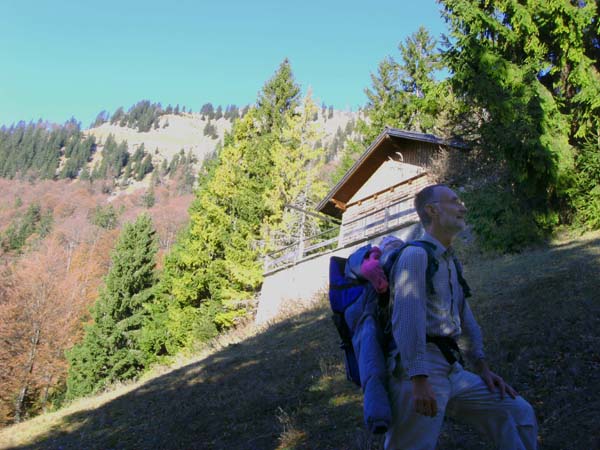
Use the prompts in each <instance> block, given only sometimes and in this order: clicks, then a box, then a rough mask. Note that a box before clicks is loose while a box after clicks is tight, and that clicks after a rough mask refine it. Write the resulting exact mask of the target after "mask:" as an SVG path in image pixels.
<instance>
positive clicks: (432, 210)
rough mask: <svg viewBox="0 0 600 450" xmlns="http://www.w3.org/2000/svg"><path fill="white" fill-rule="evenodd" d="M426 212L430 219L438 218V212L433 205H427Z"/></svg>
mask: <svg viewBox="0 0 600 450" xmlns="http://www.w3.org/2000/svg"><path fill="white" fill-rule="evenodd" d="M425 211H427V215H428V216H429V217H436V216H437V215H438V210H437V208H436V207H435V205H434V204H433V203H428V204H427V205H425Z"/></svg>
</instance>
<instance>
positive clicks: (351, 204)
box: [317, 128, 466, 247]
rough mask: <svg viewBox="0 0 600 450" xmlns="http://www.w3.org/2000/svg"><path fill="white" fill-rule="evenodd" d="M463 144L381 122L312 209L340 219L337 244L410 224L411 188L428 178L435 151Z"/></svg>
mask: <svg viewBox="0 0 600 450" xmlns="http://www.w3.org/2000/svg"><path fill="white" fill-rule="evenodd" d="M465 149H466V146H465V145H464V144H462V143H460V142H457V141H450V140H445V139H441V138H439V137H437V136H434V135H431V134H423V133H415V132H411V131H403V130H399V129H395V128H386V129H385V130H384V131H383V132H382V133H381V134H380V135H379V136H378V137H377V138H376V139H375V141H373V143H372V144H371V145H370V146H369V147H368V148H367V150H366V151H365V152H364V153H363V154H362V156H361V157H360V158H359V159H358V161H356V163H355V164H354V165H353V166H352V167H351V168H350V170H349V171H348V172H347V173H346V175H344V177H343V178H342V179H341V180H340V181H339V182H338V183H337V184H336V185H335V187H334V188H333V189H332V190H331V191H330V192H329V194H327V197H325V199H324V200H323V201H322V202H321V203H319V205H318V206H317V210H318V211H319V212H321V213H324V214H327V215H329V216H332V217H335V218H338V219H341V221H342V225H341V229H340V233H339V240H338V246H339V247H343V246H346V245H350V244H352V243H354V242H356V241H360V240H364V239H368V238H370V237H373V236H376V235H380V234H386V233H389V232H391V231H393V230H397V229H399V228H403V227H405V226H409V225H411V224H413V223H415V222H417V221H418V216H417V214H416V211H415V209H414V206H413V199H414V196H415V194H416V193H417V192H418V191H420V190H421V189H422V188H424V187H425V186H427V185H429V184H431V183H432V181H433V180H432V177H431V174H430V173H429V169H430V167H431V164H432V161H433V160H434V159H435V156H436V155H438V154H439V153H440V152H441V151H443V150H446V151H460V150H465Z"/></svg>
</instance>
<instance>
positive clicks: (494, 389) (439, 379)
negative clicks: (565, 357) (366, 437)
mask: <svg viewBox="0 0 600 450" xmlns="http://www.w3.org/2000/svg"><path fill="white" fill-rule="evenodd" d="M415 208H416V210H417V213H418V215H419V218H420V220H421V223H422V225H423V227H424V229H425V234H424V236H423V238H422V240H424V241H427V242H429V243H431V244H433V246H430V248H431V249H432V254H433V255H434V256H435V259H436V260H437V270H436V271H435V273H434V274H433V276H431V275H430V277H431V278H430V281H429V283H428V280H427V276H426V271H427V268H428V255H427V251H426V250H425V249H423V248H420V247H417V246H408V247H407V248H406V249H405V250H404V251H403V252H402V254H401V255H400V257H399V258H398V261H397V262H396V265H395V268H394V270H393V273H392V275H391V294H390V295H391V299H392V300H393V301H392V306H391V307H392V333H393V336H394V341H395V342H396V346H397V348H396V350H395V352H394V353H393V355H392V357H391V358H390V365H389V370H390V377H389V385H388V391H389V395H390V401H391V404H392V411H393V419H392V425H391V427H390V429H389V431H388V432H387V434H386V439H385V448H386V449H387V450H392V449H394V450H412V449H434V448H435V447H436V443H437V440H438V436H439V433H440V429H441V426H442V422H443V420H444V416H445V415H446V414H448V415H449V416H451V417H453V418H455V419H457V420H460V421H462V422H466V423H469V424H470V425H472V426H473V427H474V428H476V429H477V430H479V431H480V432H482V433H483V434H485V435H486V436H487V437H488V438H490V439H491V440H492V441H494V443H495V444H496V446H497V447H498V448H500V449H506V450H520V449H535V448H536V439H537V423H536V419H535V414H534V412H533V409H532V407H531V405H529V403H527V402H526V401H525V400H524V399H523V398H522V397H520V396H518V394H517V393H516V392H515V390H514V389H513V388H512V387H510V386H509V385H508V384H506V383H505V382H504V380H503V379H502V378H501V377H500V376H498V375H496V374H495V373H494V372H492V371H491V370H490V368H489V367H488V365H487V363H486V361H485V357H484V352H483V344H482V337H481V331H480V329H479V326H478V325H477V322H476V321H475V318H474V317H473V314H472V312H471V309H470V308H469V304H468V303H467V301H466V299H465V295H464V292H463V284H462V283H461V281H460V274H459V272H457V267H456V264H455V259H454V257H453V254H452V250H451V244H452V240H453V239H454V237H455V236H456V235H457V234H458V233H459V232H460V231H462V230H463V229H464V228H465V213H466V211H467V210H466V208H465V206H464V204H463V203H462V201H461V200H460V199H459V198H458V196H457V195H456V194H455V193H454V192H453V191H452V190H451V189H450V188H448V187H447V186H444V185H434V186H428V187H426V188H425V189H423V190H422V191H421V192H419V193H418V194H417V195H416V197H415ZM432 341H437V343H434V342H432ZM440 341H441V343H440ZM448 343H449V344H450V345H448ZM455 343H457V344H458V347H456V345H455ZM449 347H450V349H449ZM452 347H454V348H455V349H458V348H460V350H461V353H462V355H464V356H465V357H466V358H467V360H468V361H469V362H471V363H472V367H473V368H474V369H475V371H476V372H477V374H475V373H472V372H469V371H467V370H465V369H464V368H463V367H462V365H461V363H460V362H459V360H460V357H459V356H458V353H457V352H454V351H453V350H452ZM442 350H443V351H444V353H445V354H446V356H444V353H442ZM457 358H458V360H457Z"/></svg>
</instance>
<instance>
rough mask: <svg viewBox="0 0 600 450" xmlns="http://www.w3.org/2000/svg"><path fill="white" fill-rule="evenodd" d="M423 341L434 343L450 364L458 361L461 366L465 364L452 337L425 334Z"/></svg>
mask: <svg viewBox="0 0 600 450" xmlns="http://www.w3.org/2000/svg"><path fill="white" fill-rule="evenodd" d="M425 341H426V342H431V343H432V344H435V345H436V347H437V348H439V349H440V352H442V355H444V358H445V359H446V361H447V362H448V364H450V365H452V364H454V363H455V362H456V361H458V362H459V363H460V365H461V366H464V365H465V362H464V360H463V357H462V354H461V352H460V349H459V348H458V344H457V343H456V341H455V340H454V338H451V337H450V336H430V335H427V337H426V339H425Z"/></svg>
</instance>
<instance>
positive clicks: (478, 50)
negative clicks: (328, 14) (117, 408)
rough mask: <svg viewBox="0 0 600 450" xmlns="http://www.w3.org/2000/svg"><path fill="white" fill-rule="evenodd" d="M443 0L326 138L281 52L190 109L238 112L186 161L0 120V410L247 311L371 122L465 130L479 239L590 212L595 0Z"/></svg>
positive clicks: (115, 374) (598, 202)
mask: <svg viewBox="0 0 600 450" xmlns="http://www.w3.org/2000/svg"><path fill="white" fill-rule="evenodd" d="M440 3H441V6H442V9H443V15H444V18H445V20H446V21H447V23H448V26H449V29H450V35H449V36H440V37H435V36H432V35H431V34H430V32H429V31H428V30H427V29H425V28H424V27H421V28H418V29H416V30H415V31H414V32H413V33H412V34H411V35H410V36H409V37H408V38H406V39H405V40H404V41H402V42H400V43H399V45H398V48H397V53H395V54H393V55H390V56H388V57H387V58H385V59H384V60H382V61H381V62H380V63H379V65H378V67H377V68H374V70H373V72H372V73H371V85H370V86H368V87H366V88H365V93H366V95H367V98H368V101H367V103H366V104H365V105H364V107H363V108H362V110H361V116H360V118H359V120H358V121H357V123H356V126H355V127H354V128H352V127H351V128H350V129H347V130H340V132H339V135H337V136H336V140H335V142H336V143H335V145H334V146H333V145H330V146H324V145H323V144H322V142H323V135H322V131H320V130H319V128H318V127H317V126H316V122H315V117H316V116H318V114H319V112H321V114H322V115H323V116H325V114H326V113H327V114H330V113H331V114H332V113H333V109H332V108H331V107H330V109H328V108H327V107H326V106H325V105H324V104H323V105H321V106H320V107H319V106H317V105H316V104H315V102H314V100H313V99H312V98H311V97H310V95H303V94H302V91H301V87H300V86H299V85H298V84H297V82H296V81H295V78H294V74H293V70H292V65H291V63H290V61H288V60H287V59H286V60H284V61H283V62H282V63H281V65H280V66H279V67H278V68H277V70H276V71H275V73H274V74H273V76H272V77H271V78H270V79H268V80H267V81H266V82H265V84H264V86H263V88H262V90H261V91H260V92H259V94H258V97H257V99H256V103H255V104H254V105H252V106H250V107H248V108H243V109H239V108H238V107H236V106H233V105H231V106H227V107H226V108H222V107H220V106H219V107H217V108H214V107H213V106H212V105H211V104H205V105H203V106H202V107H201V108H200V110H199V113H200V114H202V115H203V117H204V118H205V119H206V120H208V121H210V120H218V119H219V118H220V117H222V116H227V117H228V118H230V119H231V120H233V121H234V123H233V128H232V131H231V132H229V133H226V135H225V137H224V139H223V142H222V143H221V145H218V146H217V151H216V152H215V154H214V156H213V157H212V158H210V159H209V160H207V161H206V162H205V163H204V164H203V166H202V168H201V169H200V171H199V172H198V173H191V171H192V170H193V169H192V168H193V167H194V165H193V164H194V163H195V161H193V155H191V154H187V153H185V152H184V151H182V152H181V153H180V154H178V155H176V159H175V158H173V160H172V161H171V162H170V163H168V162H166V161H164V162H163V164H162V165H161V166H159V167H154V165H153V164H152V161H151V157H150V155H149V154H148V153H147V152H146V150H145V149H144V148H140V147H138V148H137V149H136V150H135V151H133V149H128V147H127V144H126V143H124V142H116V141H115V140H114V139H107V140H106V142H103V143H102V149H103V150H102V160H101V162H100V164H96V165H95V166H93V169H92V170H90V162H91V160H92V157H93V155H94V154H95V152H96V151H97V150H98V147H99V146H100V144H99V143H97V142H95V140H94V138H93V137H85V136H84V134H83V133H82V130H81V126H80V124H79V123H77V122H76V121H75V120H74V119H73V120H71V121H69V122H67V123H66V124H64V125H62V126H56V125H51V124H48V123H45V122H43V121H40V122H38V123H35V124H34V123H30V124H25V123H22V122H20V123H18V124H16V125H12V126H10V127H2V128H1V129H0V177H2V179H0V244H1V245H0V252H1V253H0V270H1V271H2V277H1V278H0V318H1V320H2V328H0V339H1V340H2V342H3V343H4V345H2V346H1V347H0V362H1V364H0V387H1V389H0V424H2V425H8V424H11V423H15V422H19V421H22V420H24V419H26V418H28V417H32V416H34V415H36V414H39V413H41V412H45V411H49V410H52V409H55V408H58V407H60V406H62V405H65V404H67V403H68V402H70V401H72V400H73V399H76V398H79V397H82V396H86V395H90V394H93V393H97V392H100V391H102V390H103V389H105V388H107V387H108V386H110V385H111V384H113V383H115V382H120V381H126V380H131V379H135V378H137V377H139V376H140V375H141V374H143V373H144V372H145V371H146V370H148V369H149V368H150V367H151V366H152V365H154V364H156V363H166V362H168V361H170V360H172V358H174V357H175V356H176V355H177V354H179V353H180V352H186V351H190V350H191V349H194V348H198V346H199V345H201V344H202V343H203V342H207V341H208V340H210V339H211V338H213V337H215V336H216V335H218V334H219V333H221V332H223V331H226V330H229V329H231V328H233V327H236V326H237V325H238V324H240V323H244V322H245V321H248V320H251V319H252V315H253V313H254V310H255V307H256V294H257V292H258V290H259V288H260V285H261V281H262V257H263V256H264V255H265V254H267V253H269V252H271V251H272V250H274V249H276V248H279V247H281V246H284V245H287V244H290V243H292V242H294V241H295V240H296V239H297V238H298V237H299V236H307V235H311V234H316V233H318V232H319V231H321V230H323V229H324V228H325V227H326V226H327V224H326V223H324V222H323V221H322V220H320V219H319V218H317V217H314V216H306V215H301V214H299V213H298V209H296V208H300V209H305V210H306V209H311V208H312V207H314V206H315V205H316V204H317V203H318V202H319V201H320V200H321V199H322V198H323V197H324V196H325V194H326V192H327V190H328V189H329V188H330V187H331V186H333V185H334V184H335V183H336V182H337V180H339V179H340V178H341V176H343V174H344V173H345V172H346V171H347V170H348V168H349V167H350V166H351V165H352V164H353V162H354V161H355V160H356V159H357V158H358V157H359V156H360V154H361V153H362V152H363V151H364V149H365V148H366V146H368V145H369V143H370V142H371V141H372V140H373V138H374V137H375V136H377V135H379V133H380V132H381V131H382V129H383V128H384V127H385V126H391V127H395V128H401V129H405V130H411V131H418V132H422V133H432V134H435V135H438V136H441V137H447V138H450V137H452V138H460V139H462V140H463V141H464V142H466V143H467V144H468V145H469V147H470V148H471V151H470V152H469V156H468V158H467V160H466V161H464V162H462V163H461V165H460V166H456V165H455V164H453V161H451V160H448V161H446V164H445V165H444V167H443V169H444V170H443V173H442V177H441V179H442V180H444V181H446V182H447V183H449V184H451V185H453V186H461V187H462V188H463V189H464V199H465V201H466V203H467V206H468V208H469V211H470V212H469V217H468V221H469V223H470V224H472V227H473V231H474V233H475V235H476V236H477V240H478V245H479V246H480V247H481V249H482V250H484V251H491V252H497V253H511V252H519V251H521V250H522V249H523V248H526V247H528V246H531V245H533V244H536V243H540V242H543V241H544V240H545V239H546V238H547V237H548V236H550V235H551V234H552V233H553V232H555V231H556V230H557V229H562V228H565V227H566V228H568V229H576V230H591V229H598V228H600V128H599V126H600V102H599V101H598V99H599V98H600V62H599V61H600V40H599V36H598V34H599V26H600V24H599V23H598V5H597V2H584V1H580V2H571V1H567V0H547V1H543V2H542V1H541V0H537V1H531V2H527V3H526V4H521V3H519V2H509V1H503V0H491V1H489V2H484V3H481V2H478V3H473V2H470V1H468V0H442V1H441V2H440ZM440 73H448V76H447V77H445V78H442V77H440V76H439V74H440ZM187 111H188V112H189V111H190V110H189V108H188V109H187ZM185 112H186V108H180V107H179V105H177V106H176V107H175V108H172V107H167V108H165V109H163V108H162V106H160V105H159V104H153V103H151V102H149V101H141V102H139V103H138V104H136V105H134V106H133V107H132V108H131V109H130V110H129V111H128V112H127V113H125V112H124V110H123V109H122V108H120V109H118V110H117V111H115V112H114V113H113V114H112V116H111V115H109V114H108V113H106V112H102V113H100V114H99V115H98V118H97V119H96V121H95V122H94V126H100V125H102V124H103V123H106V122H110V123H113V124H119V125H120V126H129V127H132V128H137V129H138V131H140V132H147V131H149V130H150V129H151V128H153V127H157V124H158V123H159V122H158V120H159V118H160V117H161V115H164V114H183V113H185ZM209 123H210V122H209ZM149 174H152V175H151V178H152V181H151V182H150V185H149V187H148V188H147V189H145V190H144V191H143V192H138V193H137V194H130V195H119V196H111V195H110V193H111V192H112V190H111V188H108V189H106V188H105V186H106V183H104V182H103V180H112V182H113V183H115V184H116V183H119V182H123V180H128V179H131V178H135V179H139V180H141V179H143V178H144V177H145V176H147V175H149ZM182 186H183V187H184V188H182ZM192 186H193V187H192ZM109 199H110V201H109ZM288 205H292V206H294V207H296V208H290V207H288Z"/></svg>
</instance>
